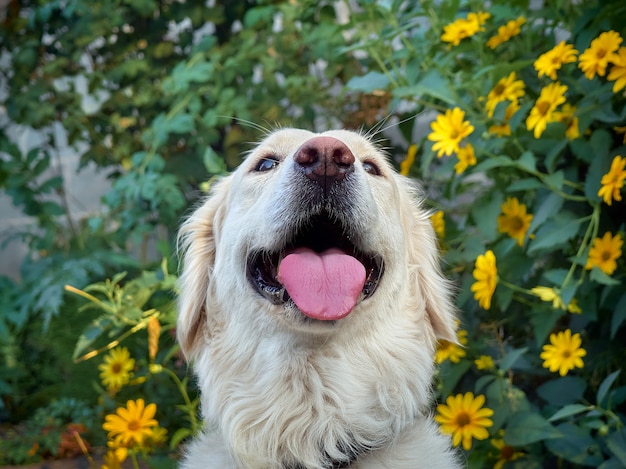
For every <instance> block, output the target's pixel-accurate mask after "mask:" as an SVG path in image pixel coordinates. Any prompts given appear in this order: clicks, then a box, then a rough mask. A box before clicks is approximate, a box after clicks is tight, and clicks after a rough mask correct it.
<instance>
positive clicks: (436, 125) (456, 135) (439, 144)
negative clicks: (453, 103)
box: [428, 107, 474, 158]
mask: <svg viewBox="0 0 626 469" xmlns="http://www.w3.org/2000/svg"><path fill="white" fill-rule="evenodd" d="M464 119H465V112H463V111H462V110H461V109H460V108H458V107H455V108H454V109H447V110H446V113H445V114H439V115H438V116H437V119H436V120H435V121H434V122H432V123H431V124H430V128H431V129H432V132H431V133H430V134H428V140H430V141H433V142H435V144H434V145H433V150H434V151H436V152H437V157H438V158H441V157H442V156H443V155H446V156H450V155H451V154H452V153H457V152H458V151H459V145H460V143H461V140H463V139H464V138H465V137H467V136H469V135H470V134H471V133H472V132H473V131H474V126H473V125H472V124H470V123H469V121H466V120H464Z"/></svg>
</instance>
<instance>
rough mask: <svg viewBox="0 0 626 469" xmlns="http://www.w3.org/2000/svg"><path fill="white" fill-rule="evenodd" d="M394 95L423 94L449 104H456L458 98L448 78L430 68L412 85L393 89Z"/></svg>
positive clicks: (400, 96)
mask: <svg viewBox="0 0 626 469" xmlns="http://www.w3.org/2000/svg"><path fill="white" fill-rule="evenodd" d="M393 94H394V96H395V97H398V98H411V97H420V96H423V95H426V96H430V97H433V98H435V99H439V100H441V101H443V102H445V103H447V104H448V105H450V106H458V99H457V97H456V96H455V94H454V93H453V92H452V90H451V88H450V84H449V82H448V80H446V79H445V77H443V76H442V75H441V74H440V73H439V72H438V71H437V70H430V71H428V72H427V73H426V74H424V76H423V77H422V79H421V80H419V82H418V83H417V84H415V85H412V86H401V87H398V88H396V89H395V90H394V91H393Z"/></svg>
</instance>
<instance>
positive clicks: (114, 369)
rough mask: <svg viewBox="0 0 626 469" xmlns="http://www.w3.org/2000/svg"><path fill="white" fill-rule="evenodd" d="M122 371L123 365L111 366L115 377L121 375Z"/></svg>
mask: <svg viewBox="0 0 626 469" xmlns="http://www.w3.org/2000/svg"><path fill="white" fill-rule="evenodd" d="M121 371H122V365H121V364H120V363H113V365H111V373H113V374H114V375H116V374H118V373H120V372H121Z"/></svg>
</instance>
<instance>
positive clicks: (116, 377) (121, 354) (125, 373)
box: [98, 347, 135, 391]
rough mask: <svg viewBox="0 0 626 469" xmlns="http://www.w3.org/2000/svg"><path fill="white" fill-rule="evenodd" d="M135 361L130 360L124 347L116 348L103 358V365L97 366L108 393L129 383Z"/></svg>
mask: <svg viewBox="0 0 626 469" xmlns="http://www.w3.org/2000/svg"><path fill="white" fill-rule="evenodd" d="M134 367H135V360H133V359H132V358H130V353H129V352H128V349H127V348H126V347H116V348H114V349H112V350H111V351H110V352H109V354H108V355H106V356H105V357H104V363H101V364H100V365H98V369H99V370H100V379H101V380H102V384H103V385H104V386H106V388H107V389H108V390H109V391H115V390H118V389H120V388H121V387H122V386H124V385H125V384H127V383H128V381H130V378H131V375H132V371H133V368H134Z"/></svg>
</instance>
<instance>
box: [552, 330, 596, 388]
mask: <svg viewBox="0 0 626 469" xmlns="http://www.w3.org/2000/svg"><path fill="white" fill-rule="evenodd" d="M581 344H582V340H581V338H580V334H574V335H572V331H571V330H570V329H567V330H565V332H559V333H558V334H550V344H548V345H544V346H543V352H541V355H540V357H541V359H542V360H544V362H543V367H544V368H548V369H549V370H550V371H551V372H556V371H558V372H559V374H560V375H561V376H565V375H566V374H567V373H568V372H569V371H570V370H573V369H574V368H582V367H583V366H584V363H583V360H582V357H584V356H585V355H587V351H586V350H585V349H584V348H581V347H580V345H581Z"/></svg>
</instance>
